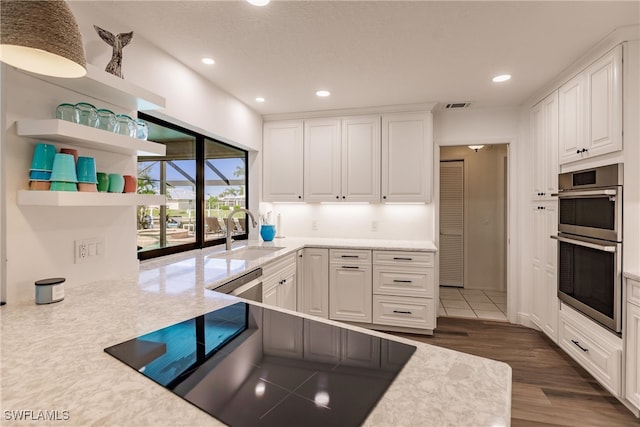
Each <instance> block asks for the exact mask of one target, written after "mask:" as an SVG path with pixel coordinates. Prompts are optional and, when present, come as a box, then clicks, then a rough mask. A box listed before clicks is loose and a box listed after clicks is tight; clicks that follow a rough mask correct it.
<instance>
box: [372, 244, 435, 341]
mask: <svg viewBox="0 0 640 427" xmlns="http://www.w3.org/2000/svg"><path fill="white" fill-rule="evenodd" d="M434 258H435V255H434V254H433V253H431V252H406V251H374V252H373V265H374V267H373V294H374V295H373V323H374V324H376V325H387V326H396V327H405V328H417V329H425V330H427V332H429V333H432V332H433V329H434V328H435V326H436V302H435V277H434V274H435V270H434Z"/></svg>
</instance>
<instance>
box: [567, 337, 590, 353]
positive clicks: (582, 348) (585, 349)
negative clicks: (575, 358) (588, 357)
mask: <svg viewBox="0 0 640 427" xmlns="http://www.w3.org/2000/svg"><path fill="white" fill-rule="evenodd" d="M571 342H572V343H574V344H575V345H576V347H578V348H579V349H580V350H582V351H584V352H587V351H589V349H588V348H584V347H583V346H581V345H580V342H579V341H576V340H571Z"/></svg>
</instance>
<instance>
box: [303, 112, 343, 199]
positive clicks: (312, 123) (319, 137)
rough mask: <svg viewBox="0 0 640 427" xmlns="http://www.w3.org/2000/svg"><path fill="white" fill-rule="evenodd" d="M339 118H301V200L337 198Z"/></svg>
mask: <svg viewBox="0 0 640 427" xmlns="http://www.w3.org/2000/svg"><path fill="white" fill-rule="evenodd" d="M340 137H341V135H340V120H335V119H329V120H327V119H323V120H306V121H305V122H304V200H305V201H306V202H325V201H336V200H339V199H340V195H341V194H340V177H341V173H340V168H341V164H340V147H341V144H340Z"/></svg>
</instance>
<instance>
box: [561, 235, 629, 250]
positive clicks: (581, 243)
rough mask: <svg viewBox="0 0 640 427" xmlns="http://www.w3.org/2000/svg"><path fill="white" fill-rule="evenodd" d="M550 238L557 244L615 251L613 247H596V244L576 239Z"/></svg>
mask: <svg viewBox="0 0 640 427" xmlns="http://www.w3.org/2000/svg"><path fill="white" fill-rule="evenodd" d="M551 238H552V239H555V240H557V241H559V242H564V243H570V244H572V245H576V246H584V247H585V248H591V249H596V250H599V251H603V252H611V253H615V252H616V250H617V248H616V247H615V246H605V245H598V244H597V243H591V242H584V241H582V240H576V239H567V238H566V237H561V236H551Z"/></svg>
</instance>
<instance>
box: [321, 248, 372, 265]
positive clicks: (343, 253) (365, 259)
mask: <svg viewBox="0 0 640 427" xmlns="http://www.w3.org/2000/svg"><path fill="white" fill-rule="evenodd" d="M329 259H330V262H331V263H332V264H339V263H349V264H371V251H369V250H366V249H331V250H329Z"/></svg>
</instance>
